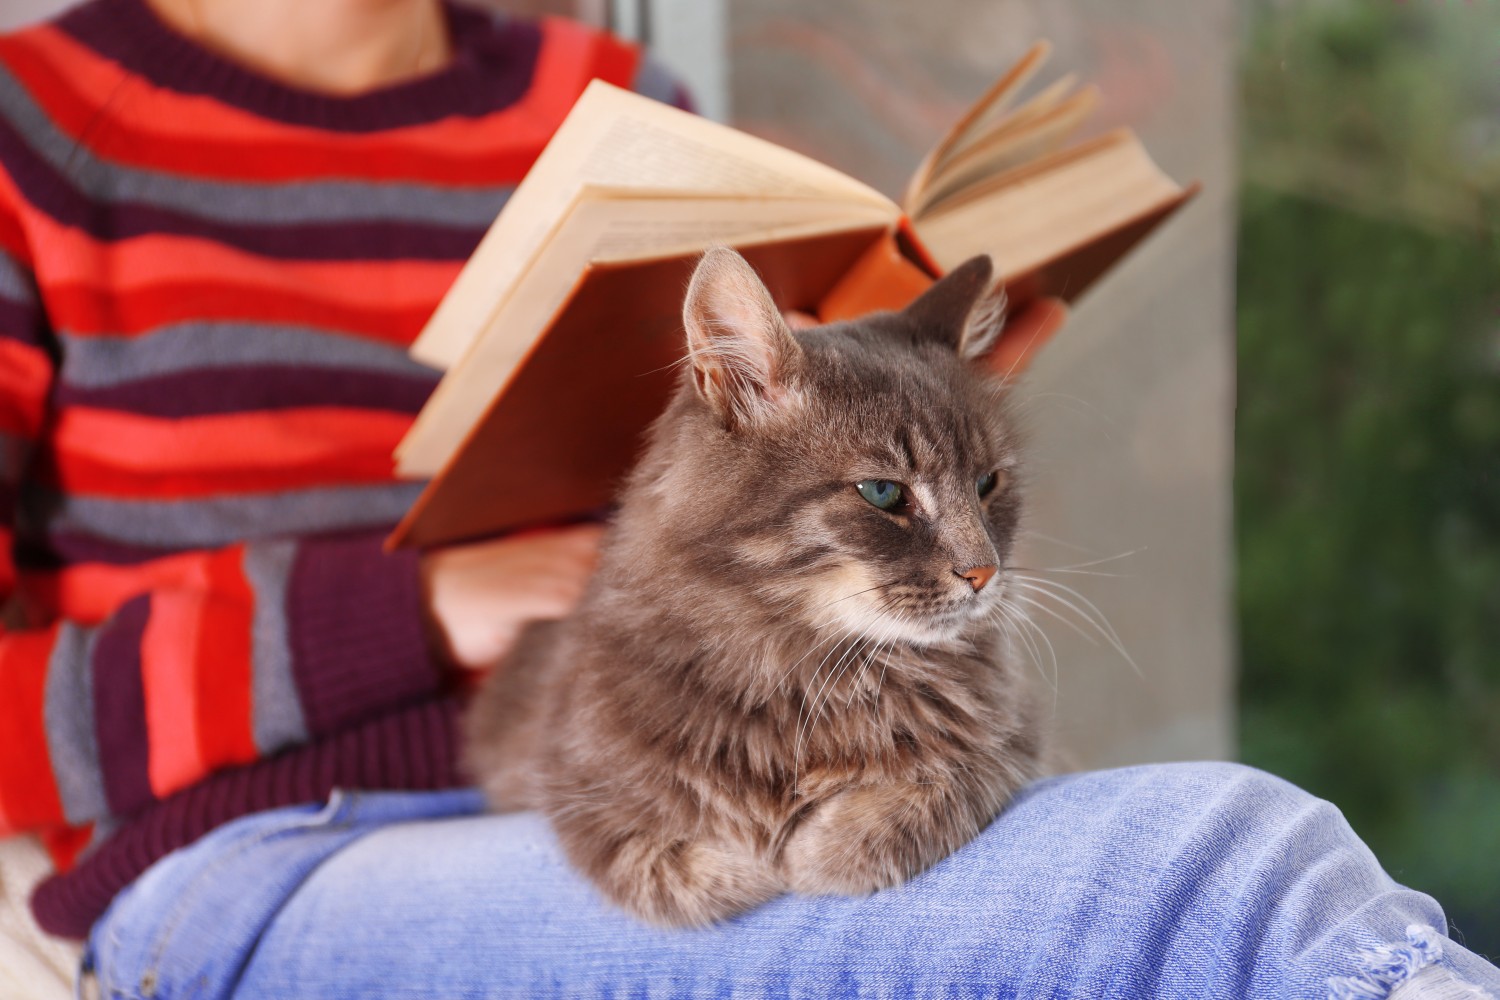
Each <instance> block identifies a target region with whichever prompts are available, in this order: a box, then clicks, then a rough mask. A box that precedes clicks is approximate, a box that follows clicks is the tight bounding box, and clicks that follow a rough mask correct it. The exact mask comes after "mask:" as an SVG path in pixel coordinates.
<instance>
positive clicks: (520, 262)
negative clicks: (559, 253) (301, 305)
mask: <svg viewBox="0 0 1500 1000" xmlns="http://www.w3.org/2000/svg"><path fill="white" fill-rule="evenodd" d="M590 186H593V187H607V188H613V189H622V190H629V189H643V190H648V191H653V192H662V191H672V192H676V193H677V194H679V195H680V196H682V197H685V198H698V197H702V196H706V195H723V196H737V197H750V198H755V197H761V198H774V199H779V200H786V199H790V198H808V199H821V200H823V201H824V202H833V201H846V202H848V203H849V204H851V205H853V206H856V208H858V207H861V206H865V207H868V206H876V205H878V206H882V207H884V208H885V209H886V211H887V212H888V213H889V214H890V215H892V216H894V215H895V214H896V213H897V211H898V210H897V208H896V206H895V205H894V204H892V202H891V201H890V199H888V198H886V197H885V196H884V195H882V194H880V193H879V192H878V191H876V190H874V189H873V188H871V187H868V186H867V185H864V184H861V183H860V182H858V181H856V180H854V179H853V178H851V177H849V176H847V175H845V174H843V173H840V172H839V171H837V170H834V169H833V168H832V167H828V166H825V165H823V164H821V163H818V162H817V161H816V160H812V159H809V158H808V157H805V156H802V155H801V154H799V153H794V152H792V151H791V150H788V149H783V148H782V147H780V146H777V145H775V144H774V143H771V142H767V141H765V140H763V139H757V138H755V137H754V136H750V135H746V134H745V133H743V132H739V131H737V130H735V129H733V128H730V127H729V126H727V125H720V124H718V123H716V122H711V121H708V120H707V119H704V118H699V117H697V116H695V115H692V114H690V113H688V112H686V111H681V110H679V109H677V108H673V107H669V106H668V105H665V104H661V103H659V102H657V101H653V100H651V99H650V98H647V97H642V96H641V95H639V94H633V93H631V92H629V91H626V90H621V89H619V88H618V87H613V86H611V85H609V84H607V83H604V82H602V81H600V80H595V81H593V82H592V83H590V84H589V86H588V88H587V89H586V90H585V91H584V93H583V96H582V97H580V98H579V99H578V103H577V104H576V105H574V107H573V110H572V111H571V112H569V114H568V117H567V119H566V120H564V122H563V123H562V125H561V126H560V127H559V128H558V130H557V132H556V134H555V135H554V136H553V137H552V140H551V141H550V142H549V143H548V144H547V147H546V149H544V150H543V151H542V154H541V156H540V157H538V159H537V161H536V163H535V164H534V165H533V166H532V168H531V170H530V171H529V172H528V173H527V174H526V177H525V179H524V180H523V181H522V182H521V184H520V186H519V187H517V188H516V190H515V193H514V194H512V195H511V198H510V200H509V201H508V202H507V203H506V205H505V207H504V209H502V210H501V212H500V215H499V217H498V218H497V219H496V220H495V223H494V224H493V225H492V226H491V227H490V229H489V231H488V232H487V233H486V234H485V236H484V238H483V239H482V240H481V241H480V243H479V246H478V248H476V249H475V251H474V253H473V255H472V256H470V258H469V261H468V263H467V264H465V265H464V267H463V270H461V271H460V272H459V275H458V278H457V279H456V280H455V281H454V283H453V286H452V287H451V288H450V289H449V291H448V294H447V295H446V296H445V297H444V298H443V301H442V302H441V303H440V304H439V305H438V308H437V310H436V311H435V312H434V313H433V315H432V318H431V319H430V320H428V322H427V325H426V327H425V328H424V329H423V331H422V333H421V335H420V336H419V337H418V338H417V340H416V341H415V343H413V345H412V348H411V355H412V357H414V358H416V359H417V360H419V361H421V362H423V363H424V364H428V365H432V366H434V367H438V368H447V367H449V366H450V365H452V364H454V363H455V362H456V361H457V360H458V358H459V357H460V356H461V355H462V354H463V352H464V350H465V349H466V348H467V347H468V345H469V343H470V341H471V340H472V339H473V338H474V337H475V336H477V335H478V332H479V331H480V330H482V329H484V327H485V326H486V325H487V324H488V321H489V319H490V316H491V315H492V314H493V312H494V310H495V309H496V308H497V305H498V304H499V303H501V302H503V300H504V299H505V298H506V296H507V295H509V294H510V291H511V289H512V288H513V287H514V285H515V283H516V281H517V279H518V278H519V277H520V276H521V274H522V273H523V272H524V271H525V270H526V268H527V266H528V265H529V264H530V262H531V260H532V258H533V257H534V256H536V254H537V253H538V252H539V251H540V250H541V247H542V244H543V243H544V242H545V240H546V238H547V234H548V233H549V232H551V231H552V230H553V228H554V227H555V226H556V224H557V221H558V220H559V219H560V218H562V217H563V216H564V215H565V214H566V213H567V211H568V206H569V205H570V204H571V203H572V202H573V201H574V200H575V199H576V198H578V197H579V195H580V192H581V191H582V190H583V189H584V188H585V187H590ZM834 214H836V213H834ZM585 262H586V261H585V260H579V261H576V262H575V266H574V267H573V273H574V274H575V275H576V274H577V273H578V271H579V270H580V269H581V268H582V265H583V264H584V263H585Z"/></svg>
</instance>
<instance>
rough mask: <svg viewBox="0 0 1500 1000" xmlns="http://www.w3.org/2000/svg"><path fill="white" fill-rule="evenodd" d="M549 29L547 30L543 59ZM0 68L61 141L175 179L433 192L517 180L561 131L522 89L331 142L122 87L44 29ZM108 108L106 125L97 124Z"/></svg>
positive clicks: (141, 82)
mask: <svg viewBox="0 0 1500 1000" xmlns="http://www.w3.org/2000/svg"><path fill="white" fill-rule="evenodd" d="M554 30H555V29H549V28H548V27H547V26H545V25H544V29H543V31H544V37H543V40H542V46H543V48H542V52H541V54H540V56H539V58H541V57H545V55H546V53H547V47H548V45H549V42H550V36H551V34H552V33H553V31H554ZM0 60H3V61H4V62H5V63H6V64H7V65H8V66H9V68H10V70H11V72H12V73H13V74H14V75H15V76H16V77H17V79H19V80H20V81H21V82H22V84H23V85H24V86H25V87H26V89H27V90H28V91H30V92H31V94H32V96H33V98H34V99H35V100H36V101H37V102H38V103H39V104H40V105H41V106H42V108H43V109H44V110H45V111H46V113H47V115H48V116H49V117H50V118H51V119H52V120H53V121H54V122H56V123H57V124H58V125H59V127H61V128H62V129H63V130H64V131H65V132H67V133H68V135H69V136H71V137H72V138H74V139H75V140H79V139H80V138H81V141H82V142H83V143H84V144H85V145H86V146H87V147H88V148H90V149H91V150H93V151H94V152H95V153H97V154H98V155H100V156H102V157H105V158H107V159H111V160H114V161H116V162H120V163H129V164H134V165H138V166H143V167H150V168H153V169H162V170H169V171H171V172H174V173H179V174H192V175H197V176H205V177H219V178H226V179H231V178H232V179H243V180H268V181H269V180H294V179H300V178H314V177H347V176H349V165H350V162H351V158H354V159H357V161H358V163H359V170H358V175H359V176H361V177H368V178H371V179H414V180H424V181H428V182H431V183H435V184H447V185H461V184H495V183H505V182H512V181H517V180H519V179H520V178H521V177H522V176H524V175H525V172H526V170H527V168H528V167H529V166H530V165H531V162H532V161H533V160H534V159H535V157H536V154H537V152H538V151H540V149H541V147H542V146H543V145H545V144H546V141H547V139H548V138H550V136H551V134H552V132H553V131H554V130H555V129H556V127H557V124H558V122H560V121H561V118H562V116H561V114H557V113H556V108H557V104H558V98H559V97H560V96H567V97H569V98H570V99H568V100H567V101H566V103H565V104H564V105H563V107H562V111H563V113H566V111H567V108H568V107H570V106H571V105H572V100H573V99H576V98H577V96H578V92H577V91H576V90H575V91H574V92H573V93H572V94H571V95H556V94H552V93H548V92H537V91H536V90H534V89H533V90H532V91H529V92H528V93H527V95H526V96H525V97H524V98H522V100H520V101H518V102H517V103H516V104H513V105H511V106H510V107H507V108H504V109H501V110H499V111H496V112H495V113H493V114H491V115H486V116H484V117H483V118H477V119H471V118H461V117H452V118H445V119H441V120H439V121H436V122H430V123H425V124H421V125H412V126H407V127H404V128H396V129H386V130H383V131H380V132H377V133H346V134H334V133H329V132H325V131H322V130H319V129H315V128H310V127H305V126H297V125H286V124H281V123H276V122H270V121H268V120H266V119H263V118H259V117H257V116H255V115H252V114H250V113H248V112H244V111H240V110H239V109H236V108H231V107H226V106H225V105H223V104H221V103H219V102H217V101H215V100H213V99H212V98H208V97H201V96H194V95H185V94H180V93H176V92H174V91H170V90H166V89H163V88H159V87H156V86H155V85H153V84H152V83H150V82H149V81H147V80H145V79H142V78H140V77H133V78H131V79H130V81H129V82H128V83H126V84H124V85H123V86H122V85H121V70H120V68H119V67H118V66H117V65H115V64H114V63H112V62H110V61H108V60H106V59H103V58H102V57H101V56H99V55H98V54H97V53H95V52H92V51H91V50H89V49H87V48H86V47H84V46H82V45H80V44H78V43H77V42H75V41H73V40H72V39H71V38H69V37H68V36H67V35H65V34H63V33H62V32H61V31H59V30H57V29H55V28H51V27H43V28H39V29H36V30H34V31H30V32H27V33H26V34H25V35H21V36H14V37H12V38H9V39H4V40H0ZM105 108H107V109H108V112H109V113H108V116H107V118H108V121H107V125H106V126H103V127H101V126H100V125H99V119H100V110H101V109H105Z"/></svg>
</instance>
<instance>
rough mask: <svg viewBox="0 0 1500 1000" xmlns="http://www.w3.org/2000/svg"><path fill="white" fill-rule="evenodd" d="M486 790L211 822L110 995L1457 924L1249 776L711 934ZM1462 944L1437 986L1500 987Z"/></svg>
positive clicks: (326, 990) (1227, 960)
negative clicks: (609, 888)
mask: <svg viewBox="0 0 1500 1000" xmlns="http://www.w3.org/2000/svg"><path fill="white" fill-rule="evenodd" d="M478 805H479V802H478V799H477V797H476V796H475V795H473V794H472V793H439V794H433V793H427V794H358V795H347V796H340V797H337V798H336V799H335V800H334V801H333V802H332V803H330V804H329V805H328V806H327V807H325V808H321V809H315V808H313V807H305V808H302V809H299V810H280V811H278V812H275V813H267V814H262V815H260V816H255V817H250V818H249V819H247V820H243V821H241V822H240V823H237V824H233V825H231V826H229V827H225V828H223V829H221V830H219V831H217V832H215V833H214V834H213V835H211V836H210V837H208V838H205V840H204V841H201V842H200V843H199V844H198V845H195V846H194V847H192V848H189V849H187V850H185V851H181V852H178V853H177V854H175V855H173V856H171V857H169V858H167V859H164V860H163V861H162V862H159V863H158V864H157V866H155V867H154V868H153V869H152V870H151V871H150V872H148V873H147V875H146V876H145V877H143V879H142V880H141V881H139V882H138V883H137V884H136V885H135V886H133V887H132V888H131V889H130V890H128V891H127V893H125V894H124V895H122V897H121V898H120V899H119V900H117V902H116V904H115V906H114V907H113V908H112V909H111V911H110V913H109V914H108V915H106V917H105V918H104V919H103V920H102V921H101V922H100V924H99V925H98V926H97V927H96V929H95V932H94V939H93V943H92V947H93V952H94V961H95V963H96V964H97V966H98V968H99V975H100V978H101V981H102V983H103V985H104V986H105V987H106V989H105V991H104V995H106V996H111V995H114V994H111V993H110V992H109V990H110V989H117V990H120V991H121V995H124V996H137V995H144V996H151V997H153V998H169V997H178V996H194V997H199V996H202V997H229V996H243V997H262V996H316V997H323V998H328V997H342V996H349V997H378V996H398V997H418V996H420V997H449V996H454V997H472V996H516V995H524V996H536V995H556V996H568V997H576V996H615V995H628V996H728V995H734V996H757V995H772V996H784V995H806V996H838V995H847V996H855V995H857V996H882V995H886V996H902V997H905V996H1012V995H1021V996H1183V995H1193V996H1237V995H1247V996H1255V995H1259V996H1266V997H1287V996H1302V995H1306V996H1319V997H1321V996H1327V995H1328V994H1329V990H1330V985H1329V980H1330V977H1340V976H1343V977H1359V976H1360V974H1361V970H1360V966H1359V962H1358V957H1359V954H1360V952H1361V950H1362V949H1371V948H1378V947H1381V946H1390V945H1405V944H1406V941H1407V927H1408V925H1412V924H1416V925H1430V926H1433V927H1438V928H1441V927H1443V926H1444V921H1443V917H1442V914H1441V911H1440V910H1439V909H1438V907H1437V905H1436V903H1434V902H1433V901H1432V900H1431V899H1430V898H1429V897H1427V896H1425V895H1422V894H1420V893H1416V892H1413V891H1411V890H1407V889H1403V888H1401V887H1399V886H1397V885H1396V884H1395V883H1393V882H1392V881H1391V880H1390V879H1389V878H1388V877H1387V876H1386V875H1385V874H1384V873H1383V872H1382V871H1381V870H1380V869H1379V867H1378V865H1377V864H1376V863H1375V861H1374V859H1373V858H1372V857H1371V856H1370V854H1369V852H1368V851H1367V850H1366V849H1365V848H1364V847H1363V845H1362V844H1360V843H1359V842H1358V841H1357V840H1356V839H1355V837H1354V835H1353V834H1352V832H1350V831H1349V829H1348V827H1347V825H1346V824H1345V823H1344V821H1343V818H1342V816H1340V815H1339V813H1338V812H1337V810H1335V809H1334V808H1333V807H1332V806H1330V805H1328V804H1327V803H1323V802H1320V801H1318V800H1316V799H1314V798H1312V797H1310V796H1308V795H1307V794H1305V793H1303V792H1301V791H1299V790H1297V789H1296V788H1294V787H1292V786H1290V785H1287V784H1286V783H1284V782H1281V781H1278V780H1277V779H1274V778H1271V777H1269V776H1267V775H1264V774H1262V773H1260V772H1257V771H1253V770H1251V769H1248V768H1243V767H1238V766H1235V765H1225V764H1203V765H1166V766H1155V767H1144V768H1132V769H1126V770H1121V771H1109V772H1096V773H1090V774H1080V775H1071V776H1067V777H1064V778H1058V779H1052V780H1049V781H1045V782H1041V783H1039V784H1037V785H1036V786H1033V787H1032V788H1030V789H1028V790H1027V791H1026V792H1025V793H1024V794H1023V795H1022V796H1021V797H1020V798H1019V799H1018V800H1017V801H1016V802H1015V803H1014V804H1013V805H1012V806H1011V807H1010V808H1009V809H1008V810H1007V811H1006V812H1005V813H1004V814H1003V815H1002V816H1001V818H1000V819H998V820H997V821H996V822H995V823H994V824H992V825H991V827H990V828H989V829H988V830H987V831H985V833H984V834H982V835H981V836H980V837H979V838H978V839H976V840H975V841H974V842H973V843H971V844H969V845H968V846H967V847H965V848H964V849H963V850H961V851H959V852H958V853H957V854H955V855H954V856H952V857H950V858H948V859H947V860H946V861H944V862H942V863H941V864H939V865H938V866H937V867H935V868H934V869H933V870H931V871H929V872H927V873H925V874H923V875H921V876H919V877H918V878H917V879H915V880H913V881H912V882H911V883H909V884H907V885H906V886H902V887H900V888H898V889H893V890H888V891H885V892H880V893H877V894H875V895H874V896H871V897H866V898H862V899H841V898H821V899H807V898H796V897H783V898H782V899H780V900H777V901H775V902H773V903H771V904H768V905H766V906H763V907H761V908H759V909H757V910H755V911H752V912H750V913H748V914H745V915H743V916H741V917H739V918H738V919H736V920H733V921H731V922H729V923H726V924H724V925H721V926H717V927H712V928H707V929H702V930H662V929H657V928H653V927H649V926H647V925H644V924H642V923H639V922H638V921H636V920H634V919H632V918H631V917H629V916H627V915H625V914H624V913H621V912H620V911H617V910H615V909H613V908H612V907H611V906H609V905H608V904H607V903H606V902H604V901H603V900H602V899H601V898H600V897H599V896H598V895H597V894H596V893H595V892H594V890H593V889H592V887H591V886H590V885H588V883H587V882H585V881H584V880H583V879H581V878H580V877H579V876H578V875H576V874H575V873H574V872H572V871H571V870H570V869H569V868H568V866H567V864H566V861H565V860H564V859H563V858H562V856H561V854H560V852H559V850H558V848H557V844H556V842H555V840H554V839H553V838H552V836H551V833H550V831H549V829H548V828H547V826H546V824H545V822H544V821H542V820H541V819H540V818H538V817H537V816H534V815H516V816H487V815H475V814H474V813H475V811H476V810H477V808H478ZM1440 946H1441V948H1442V951H1443V957H1442V959H1441V961H1440V962H1438V963H1437V969H1435V970H1429V971H1428V973H1427V974H1426V976H1427V978H1431V977H1432V976H1434V975H1441V976H1444V977H1446V976H1447V975H1448V973H1447V972H1444V971H1442V970H1444V969H1447V970H1451V971H1452V972H1453V973H1456V974H1457V976H1458V977H1460V978H1461V979H1462V980H1464V981H1467V982H1469V983H1474V984H1480V985H1483V986H1485V987H1486V988H1487V989H1489V990H1491V991H1497V990H1500V973H1497V971H1496V970H1495V969H1494V968H1493V967H1491V966H1489V965H1487V964H1485V963H1484V962H1482V961H1481V960H1480V959H1478V958H1476V957H1475V956H1473V955H1470V954H1469V953H1468V952H1466V951H1464V950H1463V949H1461V948H1459V947H1458V946H1457V945H1453V944H1452V943H1451V942H1447V941H1441V942H1440ZM1407 950H1408V951H1409V950H1410V948H1408V949H1407ZM1417 950H1418V951H1421V950H1422V949H1420V948H1418V949H1417ZM1424 954H1426V955H1427V957H1428V958H1430V957H1432V953H1431V950H1430V949H1429V950H1428V951H1426V952H1424ZM1417 964H1421V961H1418V963H1417ZM1377 978H1378V977H1377ZM143 980H145V984H144V988H143V983H142V981H143ZM1366 980H1368V981H1370V982H1372V983H1376V985H1378V982H1377V981H1376V980H1375V979H1371V977H1370V976H1365V977H1363V978H1362V979H1360V980H1359V982H1364V981H1366ZM1335 985H1336V986H1337V984H1335ZM1349 995H1351V996H1361V995H1369V996H1381V995H1384V993H1383V992H1372V993H1367V994H1362V993H1360V992H1353V993H1350V994H1349Z"/></svg>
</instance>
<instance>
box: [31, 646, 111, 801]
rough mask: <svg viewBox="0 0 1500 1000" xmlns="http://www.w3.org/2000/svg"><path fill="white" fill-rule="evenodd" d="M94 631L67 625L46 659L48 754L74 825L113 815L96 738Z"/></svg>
mask: <svg viewBox="0 0 1500 1000" xmlns="http://www.w3.org/2000/svg"><path fill="white" fill-rule="evenodd" d="M97 635H98V632H97V630H95V629H83V628H79V627H78V626H77V625H73V624H70V623H68V622H64V623H63V624H62V626H61V627H60V628H59V630H58V634H57V644H56V645H55V646H53V647H52V655H51V657H50V658H48V660H47V689H46V696H45V697H46V704H45V706H44V708H43V710H42V711H43V715H44V719H43V724H44V725H45V726H46V728H47V752H48V753H49V754H50V755H51V757H52V773H53V774H54V775H56V777H57V791H58V794H59V796H60V797H61V798H62V806H63V815H64V816H65V817H66V818H67V820H68V822H69V823H70V824H72V825H74V826H77V825H78V824H80V823H86V822H88V821H89V820H91V819H94V818H96V817H99V816H103V815H104V814H105V813H107V812H109V803H108V800H107V799H105V797H104V777H103V775H102V774H100V772H99V741H98V739H97V738H96V736H95V735H94V671H93V666H92V665H93V662H94V640H95V637H96V636H97Z"/></svg>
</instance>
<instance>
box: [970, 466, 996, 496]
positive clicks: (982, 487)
mask: <svg viewBox="0 0 1500 1000" xmlns="http://www.w3.org/2000/svg"><path fill="white" fill-rule="evenodd" d="M974 485H975V486H976V487H977V488H978V489H979V495H980V496H981V497H987V496H989V495H990V494H991V493H993V492H994V491H995V487H996V486H999V485H1000V473H999V472H998V471H996V472H986V473H985V474H984V475H982V476H980V477H979V478H978V479H977V480H976V481H975V482H974Z"/></svg>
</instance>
